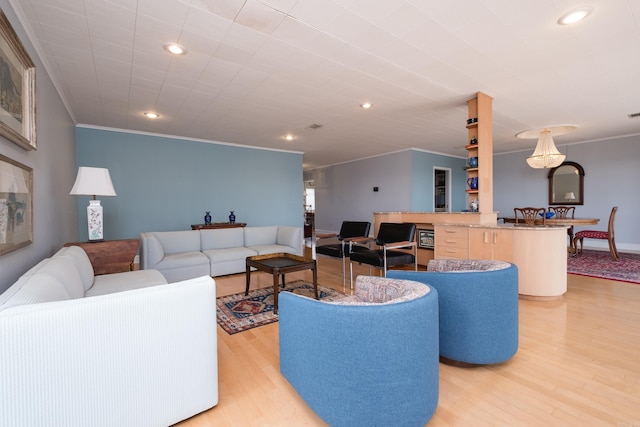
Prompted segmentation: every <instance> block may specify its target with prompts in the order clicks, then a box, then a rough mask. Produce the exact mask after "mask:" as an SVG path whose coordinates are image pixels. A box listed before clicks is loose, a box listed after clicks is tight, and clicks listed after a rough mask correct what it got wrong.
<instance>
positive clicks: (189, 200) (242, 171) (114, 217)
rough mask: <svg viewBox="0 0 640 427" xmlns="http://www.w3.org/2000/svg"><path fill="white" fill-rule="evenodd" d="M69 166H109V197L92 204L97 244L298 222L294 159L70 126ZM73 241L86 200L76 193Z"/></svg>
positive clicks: (299, 185)
mask: <svg viewBox="0 0 640 427" xmlns="http://www.w3.org/2000/svg"><path fill="white" fill-rule="evenodd" d="M76 162H77V166H92V167H105V168H108V169H109V172H110V174H111V179H112V181H113V185H114V187H115V190H116V193H117V196H115V197H102V198H100V197H99V199H100V200H101V202H102V206H103V207H104V237H105V239H109V240H112V239H124V238H137V237H138V236H139V234H140V233H141V232H144V231H169V230H189V229H190V225H191V224H200V223H203V222H204V215H205V212H206V211H210V212H211V215H212V216H213V219H212V221H213V222H227V221H228V217H229V212H230V211H231V210H233V211H234V212H235V215H236V222H246V223H247V224H248V225H249V226H261V225H289V226H295V227H302V225H303V222H304V208H303V192H304V185H303V180H302V154H301V153H295V152H284V151H274V150H263V149H255V148H248V147H242V146H234V145H225V144H214V143H207V142H200V141H194V140H187V139H180V138H172V137H166V136H158V135H149V134H139V133H129V132H125V131H119V130H107V129H96V128H88V127H78V128H76ZM77 198H78V217H79V228H80V229H79V235H80V240H87V239H88V237H87V215H86V207H87V205H88V204H89V199H90V197H89V196H78V197H77Z"/></svg>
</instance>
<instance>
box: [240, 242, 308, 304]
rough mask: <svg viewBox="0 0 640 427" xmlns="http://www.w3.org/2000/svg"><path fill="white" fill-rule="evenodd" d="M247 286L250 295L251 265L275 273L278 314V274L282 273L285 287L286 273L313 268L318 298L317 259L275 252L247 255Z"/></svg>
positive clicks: (274, 288)
mask: <svg viewBox="0 0 640 427" xmlns="http://www.w3.org/2000/svg"><path fill="white" fill-rule="evenodd" d="M246 262H247V288H246V289H245V292H244V294H245V295H249V286H250V284H251V267H253V268H255V269H256V270H258V271H264V272H265V273H270V274H272V275H273V312H274V314H278V276H280V275H282V287H284V275H285V274H286V273H293V272H294V271H303V270H311V271H313V290H314V291H315V295H316V299H319V295H318V270H317V269H316V260H315V259H310V258H304V257H301V256H298V255H294V254H289V253H282V252H280V253H275V254H267V255H255V256H250V257H247V261H246Z"/></svg>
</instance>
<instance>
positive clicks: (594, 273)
mask: <svg viewBox="0 0 640 427" xmlns="http://www.w3.org/2000/svg"><path fill="white" fill-rule="evenodd" d="M619 255H620V258H619V259H618V261H614V260H613V259H612V258H611V254H610V253H609V251H594V250H586V249H585V250H584V252H583V253H582V254H578V256H576V257H569V258H568V259H567V273H570V274H579V275H581V276H590V277H599V278H601V279H609V280H619V281H622V282H630V283H638V284H640V254H628V253H621V252H620V253H619Z"/></svg>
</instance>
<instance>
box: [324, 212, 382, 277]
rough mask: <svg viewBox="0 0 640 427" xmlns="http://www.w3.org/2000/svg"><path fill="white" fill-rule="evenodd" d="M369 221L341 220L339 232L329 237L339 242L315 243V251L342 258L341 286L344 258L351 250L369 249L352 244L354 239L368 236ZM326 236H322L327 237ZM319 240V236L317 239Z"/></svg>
mask: <svg viewBox="0 0 640 427" xmlns="http://www.w3.org/2000/svg"><path fill="white" fill-rule="evenodd" d="M370 228H371V223H370V222H367V221H343V222H342V226H341V227H340V232H339V233H338V234H337V235H335V234H334V235H331V236H330V237H331V238H334V239H335V238H337V239H338V241H339V243H328V244H324V245H316V253H317V254H320V255H326V256H330V257H334V258H341V259H342V286H345V285H346V278H345V277H346V276H345V270H346V258H348V257H349V255H350V254H351V251H362V250H367V249H369V248H368V247H366V246H361V245H356V246H353V242H354V241H358V238H367V237H369V229H370ZM327 238H328V237H322V239H325V240H326V239H327ZM318 240H320V238H319V239H318Z"/></svg>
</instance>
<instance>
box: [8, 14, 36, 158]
mask: <svg viewBox="0 0 640 427" xmlns="http://www.w3.org/2000/svg"><path fill="white" fill-rule="evenodd" d="M35 85H36V67H35V65H34V64H33V62H32V61H31V58H29V55H28V54H27V51H26V50H25V48H24V46H23V45H22V43H21V42H20V39H18V36H17V35H16V32H15V31H14V29H13V27H12V26H11V23H9V20H8V19H7V17H6V16H5V14H4V12H2V11H0V135H2V136H4V137H5V138H7V139H8V140H9V141H12V142H14V143H16V144H18V145H19V146H20V147H22V148H24V149H25V150H35V149H36V148H37V145H36V97H35Z"/></svg>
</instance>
